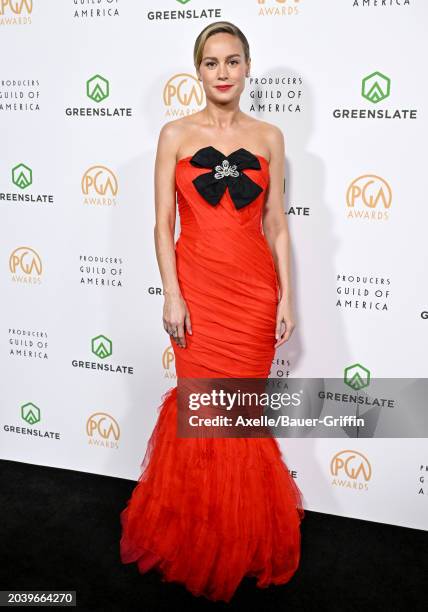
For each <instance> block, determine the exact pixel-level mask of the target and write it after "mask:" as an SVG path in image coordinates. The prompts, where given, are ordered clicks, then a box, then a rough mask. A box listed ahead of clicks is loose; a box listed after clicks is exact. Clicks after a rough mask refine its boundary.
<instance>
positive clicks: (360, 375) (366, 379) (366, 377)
mask: <svg viewBox="0 0 428 612" xmlns="http://www.w3.org/2000/svg"><path fill="white" fill-rule="evenodd" d="M343 380H344V382H345V384H347V385H348V387H351V389H354V390H355V391H358V390H359V389H363V388H364V387H368V386H369V384H370V371H369V370H368V369H367V368H365V367H364V366H362V365H361V363H354V364H353V365H350V366H348V367H347V368H345V375H344V379H343Z"/></svg>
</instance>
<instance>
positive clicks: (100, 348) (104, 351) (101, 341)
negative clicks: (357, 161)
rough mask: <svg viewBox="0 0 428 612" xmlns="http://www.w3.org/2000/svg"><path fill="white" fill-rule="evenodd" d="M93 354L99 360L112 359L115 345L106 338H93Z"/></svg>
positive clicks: (101, 336)
mask: <svg viewBox="0 0 428 612" xmlns="http://www.w3.org/2000/svg"><path fill="white" fill-rule="evenodd" d="M91 347H92V352H93V353H94V355H96V356H97V357H99V359H105V358H106V357H110V355H111V354H112V353H113V343H112V341H111V340H110V339H109V338H107V337H106V336H103V335H100V336H96V337H95V338H92V341H91Z"/></svg>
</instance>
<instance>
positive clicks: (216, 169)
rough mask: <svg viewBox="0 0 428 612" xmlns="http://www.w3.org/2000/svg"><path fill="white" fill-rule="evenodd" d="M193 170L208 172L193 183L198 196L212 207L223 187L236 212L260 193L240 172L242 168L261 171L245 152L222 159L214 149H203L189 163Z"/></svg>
mask: <svg viewBox="0 0 428 612" xmlns="http://www.w3.org/2000/svg"><path fill="white" fill-rule="evenodd" d="M190 163H191V164H192V166H197V167H198V168H211V172H204V173H203V174H199V175H198V176H197V177H196V178H194V179H193V184H194V185H195V187H196V189H197V190H198V192H199V193H200V194H201V195H202V196H203V197H204V198H205V200H206V201H207V202H208V203H209V204H211V205H212V206H216V205H217V204H218V203H219V202H220V200H221V197H222V195H223V194H224V192H225V191H226V187H228V188H229V194H230V197H231V198H232V201H233V203H234V205H235V208H236V209H238V210H239V209H240V208H243V207H244V206H247V205H248V204H249V203H250V202H252V201H253V200H254V199H255V198H257V196H258V195H260V193H262V191H263V188H262V187H260V185H258V184H257V183H256V182H254V181H253V180H252V179H250V177H249V176H247V175H246V174H244V173H243V172H241V171H242V170H243V169H244V168H250V169H254V170H260V169H261V165H260V161H259V160H258V159H257V157H256V156H255V155H253V154H252V153H250V151H247V150H246V149H242V148H241V149H238V150H237V151H234V152H233V153H231V154H230V155H227V156H226V155H223V153H221V152H220V151H217V149H215V148H214V147H211V146H210V147H204V148H203V149H200V150H199V151H197V152H196V153H195V154H194V155H193V157H192V158H191V159H190Z"/></svg>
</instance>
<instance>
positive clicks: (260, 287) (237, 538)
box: [120, 21, 304, 602]
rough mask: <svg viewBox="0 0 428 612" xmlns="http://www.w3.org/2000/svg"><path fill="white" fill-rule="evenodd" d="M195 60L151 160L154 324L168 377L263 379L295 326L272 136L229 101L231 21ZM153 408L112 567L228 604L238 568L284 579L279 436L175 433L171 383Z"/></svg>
mask: <svg viewBox="0 0 428 612" xmlns="http://www.w3.org/2000/svg"><path fill="white" fill-rule="evenodd" d="M194 63H195V67H196V71H197V75H198V78H199V79H200V80H201V81H202V85H203V87H204V90H205V94H206V100H207V104H206V107H205V108H204V109H203V110H201V111H200V112H198V113H195V114H193V115H191V116H189V117H185V118H182V119H179V120H176V121H172V122H169V123H167V124H166V125H165V126H164V127H163V128H162V130H161V132H160V136H159V142H158V150H157V157H156V165H155V192H156V193H155V197H156V227H155V243H156V252H157V258H158V263H159V268H160V272H161V277H162V282H163V287H164V294H165V303H164V310H163V325H164V328H165V330H166V331H167V333H168V334H170V338H171V344H172V347H173V350H174V354H175V360H176V373H177V378H178V380H179V381H180V380H181V379H185V378H190V379H192V378H193V379H196V378H198V379H201V378H202V379H204V378H205V379H212V378H240V377H248V378H261V379H262V378H266V377H268V376H269V372H270V366H271V363H272V359H273V357H274V354H275V349H276V348H277V347H279V346H280V345H281V344H283V343H284V342H286V341H287V340H288V339H289V337H290V335H291V333H292V331H293V328H294V320H293V307H292V296H291V281H290V254H289V236H288V230H287V224H286V219H285V215H284V211H283V180H284V175H283V172H284V141H283V136H282V133H281V131H280V130H279V129H278V128H276V127H275V126H273V125H270V124H268V123H266V122H264V121H260V120H256V119H254V118H252V117H250V116H249V115H246V114H245V113H243V112H242V111H241V110H240V109H239V98H240V95H241V92H242V91H243V90H244V87H245V78H246V77H248V76H249V70H250V53H249V47H248V41H247V39H246V37H245V36H244V34H243V33H242V32H241V31H240V30H239V29H238V28H237V27H236V26H234V25H233V24H231V23H229V22H224V21H223V22H216V23H212V24H210V25H208V26H207V27H206V28H205V29H204V30H202V32H201V33H200V34H199V36H198V37H197V39H196V42H195V46H194ZM176 194H177V202H178V209H179V214H180V222H181V233H180V236H179V239H178V241H177V243H176V244H175V245H174V228H175V200H176V197H175V196H176ZM262 228H263V232H264V233H263V232H262ZM158 410H159V416H158V420H157V423H156V426H155V428H154V430H153V433H152V435H151V437H150V440H149V443H148V446H147V450H146V454H145V457H144V461H143V463H142V473H141V476H140V478H139V482H138V483H137V486H136V487H135V489H134V491H133V493H132V497H131V499H130V500H128V505H127V507H126V508H125V510H123V512H122V514H121V521H122V527H123V532H122V539H121V543H120V550H121V559H122V562H123V563H130V562H137V564H138V568H139V570H140V572H142V573H143V572H146V571H147V570H149V569H151V568H153V569H156V570H158V571H159V572H160V573H161V575H162V577H163V580H167V581H176V582H181V583H182V584H184V585H185V586H186V588H187V589H188V590H189V591H191V592H192V593H193V594H194V595H204V596H205V597H207V598H209V599H211V600H223V601H226V602H228V601H230V599H231V598H232V596H233V594H234V592H235V590H236V588H237V587H238V585H239V583H240V581H241V580H242V578H243V577H244V576H253V577H256V578H257V586H258V587H261V588H262V587H267V586H268V585H269V584H282V583H285V582H287V581H288V580H290V578H291V577H292V575H293V574H294V572H295V571H296V569H297V567H298V564H299V560H300V522H301V519H302V518H303V516H304V510H303V504H302V498H301V493H300V491H299V489H298V487H297V485H296V484H295V482H294V480H293V479H292V478H291V476H290V474H289V473H288V470H287V467H286V465H285V463H284V462H283V460H282V455H281V451H280V449H279V445H278V443H277V441H276V440H275V439H274V438H271V437H265V438H245V437H243V438H230V437H224V438H221V437H217V438H211V439H207V438H202V439H201V438H197V437H194V438H189V437H180V436H177V387H174V388H172V389H169V390H168V391H167V392H166V393H165V394H164V396H163V397H162V403H161V405H160V406H159V409H158Z"/></svg>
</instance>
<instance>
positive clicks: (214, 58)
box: [198, 32, 250, 103]
mask: <svg viewBox="0 0 428 612" xmlns="http://www.w3.org/2000/svg"><path fill="white" fill-rule="evenodd" d="M249 68H250V63H248V64H247V62H246V61H245V56H244V49H243V46H242V43H241V41H240V39H239V38H238V37H237V36H233V35H232V34H228V33H226V32H219V33H217V34H213V35H212V36H210V37H209V38H208V39H207V41H206V43H205V45H204V51H203V54H202V61H201V63H200V66H199V74H198V76H200V78H201V79H202V83H203V86H204V90H205V95H206V96H207V98H209V99H210V100H213V101H215V102H217V103H219V102H220V103H221V102H230V101H231V100H233V99H234V98H237V97H238V98H239V96H240V95H241V92H242V91H243V90H244V88H245V76H246V74H247V72H248V70H249ZM226 85H228V86H229V87H226ZM221 86H223V88H221Z"/></svg>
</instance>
